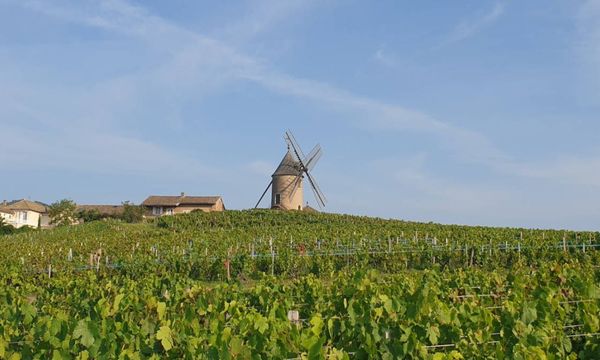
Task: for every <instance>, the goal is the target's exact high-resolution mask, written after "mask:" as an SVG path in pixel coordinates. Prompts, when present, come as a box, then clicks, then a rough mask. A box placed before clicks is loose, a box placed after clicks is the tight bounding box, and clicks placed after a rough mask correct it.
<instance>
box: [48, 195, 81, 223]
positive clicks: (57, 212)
mask: <svg viewBox="0 0 600 360" xmlns="http://www.w3.org/2000/svg"><path fill="white" fill-rule="evenodd" d="M76 209H77V205H76V204H75V202H73V201H72V200H68V199H63V200H60V201H57V202H55V203H52V205H50V206H49V207H48V215H49V216H50V223H51V224H53V225H56V226H67V225H71V224H73V223H74V222H75V221H76V220H77V214H76Z"/></svg>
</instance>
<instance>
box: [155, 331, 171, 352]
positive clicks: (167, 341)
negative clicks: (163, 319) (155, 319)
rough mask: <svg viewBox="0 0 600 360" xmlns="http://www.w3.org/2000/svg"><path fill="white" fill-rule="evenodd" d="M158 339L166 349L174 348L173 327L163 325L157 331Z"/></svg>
mask: <svg viewBox="0 0 600 360" xmlns="http://www.w3.org/2000/svg"><path fill="white" fill-rule="evenodd" d="M156 339H157V340H160V343H161V344H162V347H163V348H164V349H165V351H169V350H171V349H172V348H173V338H172V337H171V328H170V327H168V326H161V327H160V329H159V330H158V331H157V332H156Z"/></svg>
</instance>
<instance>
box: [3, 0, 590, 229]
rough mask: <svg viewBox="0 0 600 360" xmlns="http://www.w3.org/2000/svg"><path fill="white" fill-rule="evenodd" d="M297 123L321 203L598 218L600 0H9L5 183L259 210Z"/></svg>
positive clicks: (521, 220) (429, 217) (454, 217)
mask: <svg viewBox="0 0 600 360" xmlns="http://www.w3.org/2000/svg"><path fill="white" fill-rule="evenodd" d="M288 128H289V129H292V131H294V133H295V134H296V137H297V138H298V140H299V142H300V143H301V144H302V145H303V146H304V148H305V151H308V150H310V148H312V146H313V145H314V144H315V143H317V142H319V143H320V144H321V145H322V147H323V149H324V156H323V158H322V159H321V161H320V162H319V164H318V165H317V166H316V168H315V170H314V175H315V176H316V178H317V180H318V181H319V183H320V186H321V188H322V190H323V191H324V192H325V194H326V195H327V198H328V200H329V203H328V207H327V210H328V211H332V212H344V213H353V214H364V215H373V216H382V217H386V218H387V217H389V218H402V219H407V220H419V221H434V222H442V223H461V224H481V225H500V226H527V227H551V228H573V229H596V230H597V229H598V219H600V145H599V144H598V140H599V137H600V135H599V134H600V1H598V0H592V1H558V0H556V1H553V0H544V1H527V2H522V1H452V2H439V1H418V2H415V1H377V2H372V1H353V0H347V1H338V0H322V1H316V0H315V1H310V0H309V1H296V0H290V1H276V0H265V1H239V2H234V1H227V2H213V1H192V0H188V1H184V0H172V1H159V0H154V1H133V0H129V1H126V0H110V1H108V0H107V1H64V0H62V1H34V0H0V137H1V140H0V165H2V169H3V171H2V174H3V176H1V177H0V197H2V198H6V199H16V198H23V197H27V198H31V199H36V200H41V201H44V202H53V201H55V200H58V199H61V198H71V199H73V200H75V201H76V202H78V203H120V202H121V201H124V200H131V201H133V202H136V203H139V202H141V201H142V200H143V199H144V198H145V197H146V196H147V195H150V194H178V193H179V192H181V191H185V192H186V193H189V194H197V195H212V194H221V195H223V196H224V199H225V203H226V205H227V207H228V208H235V209H238V208H248V207H252V206H253V205H254V203H255V202H256V200H257V198H258V196H260V194H261V193H262V191H263V190H264V187H265V186H266V185H267V183H268V181H269V176H270V174H271V173H272V171H273V170H274V168H275V167H276V165H277V164H278V162H279V161H280V159H281V157H282V156H283V154H284V152H285V142H284V140H283V132H284V131H285V130H286V129H288ZM305 197H306V199H307V200H309V202H310V203H311V204H314V203H315V202H314V199H313V198H312V194H310V193H308V192H307V193H306V194H305ZM265 204H266V202H265Z"/></svg>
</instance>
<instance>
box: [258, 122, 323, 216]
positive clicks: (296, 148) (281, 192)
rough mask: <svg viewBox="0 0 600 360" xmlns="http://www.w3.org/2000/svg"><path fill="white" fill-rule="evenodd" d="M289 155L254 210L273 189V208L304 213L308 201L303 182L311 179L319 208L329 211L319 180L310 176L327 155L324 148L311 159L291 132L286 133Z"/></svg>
mask: <svg viewBox="0 0 600 360" xmlns="http://www.w3.org/2000/svg"><path fill="white" fill-rule="evenodd" d="M284 138H285V142H286V143H287V147H288V149H287V153H286V154H285V156H284V157H283V160H281V163H280V164H279V166H278V167H277V169H276V170H275V172H274V173H273V175H272V176H271V182H270V183H269V185H268V186H267V188H266V189H265V191H264V192H263V194H262V195H261V197H260V199H258V202H257V203H256V206H255V207H254V208H257V207H258V205H259V204H260V202H261V201H262V199H263V198H264V197H265V195H266V194H267V191H269V188H271V189H272V196H271V208H275V209H283V210H302V205H303V201H304V195H303V186H302V180H303V179H304V177H306V178H307V179H308V182H309V184H310V188H311V189H312V191H313V194H314V195H315V200H316V201H317V204H318V205H319V208H323V207H325V203H326V202H327V199H326V198H325V195H323V192H322V191H321V189H320V188H319V185H318V184H317V181H316V180H315V177H314V176H313V175H312V174H311V173H310V172H311V171H312V169H314V167H315V165H316V164H317V162H318V161H319V159H320V158H321V155H323V151H322V150H321V146H320V145H319V144H317V145H316V146H315V147H314V148H313V149H312V151H311V152H310V153H309V154H308V155H306V156H305V155H304V152H302V149H301V148H300V145H298V142H297V141H296V138H295V137H294V135H293V134H292V132H291V131H289V130H288V131H286V132H285V136H284Z"/></svg>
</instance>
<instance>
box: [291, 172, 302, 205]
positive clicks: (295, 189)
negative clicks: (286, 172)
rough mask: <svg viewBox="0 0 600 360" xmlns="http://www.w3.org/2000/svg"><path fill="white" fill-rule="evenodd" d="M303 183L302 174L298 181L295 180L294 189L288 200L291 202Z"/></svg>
mask: <svg viewBox="0 0 600 360" xmlns="http://www.w3.org/2000/svg"><path fill="white" fill-rule="evenodd" d="M301 182H302V173H300V174H299V175H298V177H297V178H296V180H294V186H293V187H292V191H290V195H289V196H288V198H289V199H290V200H291V199H292V198H293V197H294V194H296V191H298V187H299V185H300V183H301Z"/></svg>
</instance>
